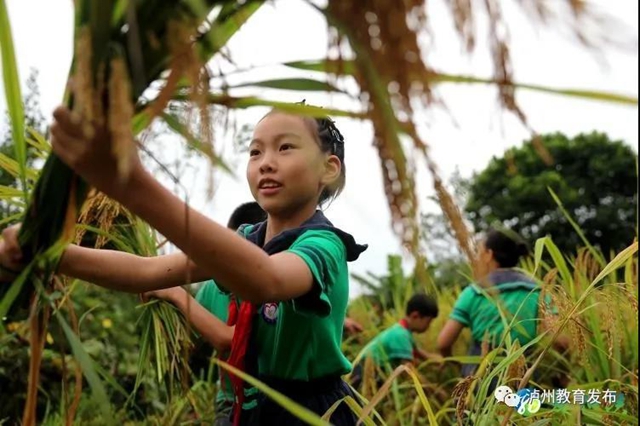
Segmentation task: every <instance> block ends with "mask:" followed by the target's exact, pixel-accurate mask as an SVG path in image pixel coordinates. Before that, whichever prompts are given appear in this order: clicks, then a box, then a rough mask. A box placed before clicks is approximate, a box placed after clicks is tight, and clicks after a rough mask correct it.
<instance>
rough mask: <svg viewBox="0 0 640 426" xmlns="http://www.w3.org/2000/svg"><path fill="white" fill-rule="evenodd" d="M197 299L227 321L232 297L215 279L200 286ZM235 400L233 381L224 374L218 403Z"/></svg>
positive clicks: (220, 384) (207, 308) (219, 382)
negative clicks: (221, 288) (222, 289)
mask: <svg viewBox="0 0 640 426" xmlns="http://www.w3.org/2000/svg"><path fill="white" fill-rule="evenodd" d="M196 301H197V302H198V303H200V304H201V305H202V306H204V308H205V309H206V310H208V311H209V312H211V313H212V314H213V315H215V316H216V317H217V318H219V319H220V320H221V321H224V322H227V317H228V316H229V303H231V297H230V295H229V294H227V293H224V292H222V291H221V290H220V288H219V287H218V286H217V285H216V283H215V282H214V281H213V280H209V281H205V282H204V283H203V284H202V285H201V286H200V288H199V289H198V292H197V293H196ZM224 356H226V354H224V355H223V357H224ZM233 400H234V395H233V387H232V385H231V381H230V380H229V377H228V376H227V375H224V380H222V382H221V381H220V379H218V394H217V395H216V403H218V402H221V401H231V402H232V401H233Z"/></svg>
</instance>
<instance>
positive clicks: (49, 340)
mask: <svg viewBox="0 0 640 426" xmlns="http://www.w3.org/2000/svg"><path fill="white" fill-rule="evenodd" d="M47 343H48V344H50V345H52V344H53V337H51V334H49V333H47Z"/></svg>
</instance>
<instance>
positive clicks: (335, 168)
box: [322, 155, 342, 186]
mask: <svg viewBox="0 0 640 426" xmlns="http://www.w3.org/2000/svg"><path fill="white" fill-rule="evenodd" d="M341 169H342V163H341V162H340V159H339V158H338V157H337V156H336V155H329V156H328V157H327V159H326V160H325V164H324V175H323V176H322V183H323V184H324V185H327V186H331V184H333V183H334V182H336V181H337V180H338V178H339V177H340V171H341Z"/></svg>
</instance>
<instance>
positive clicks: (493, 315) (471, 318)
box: [450, 282, 540, 345]
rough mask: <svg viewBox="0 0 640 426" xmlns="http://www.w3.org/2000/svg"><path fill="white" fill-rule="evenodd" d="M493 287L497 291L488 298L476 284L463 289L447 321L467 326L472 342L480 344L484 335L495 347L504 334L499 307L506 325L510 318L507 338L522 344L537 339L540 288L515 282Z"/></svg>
mask: <svg viewBox="0 0 640 426" xmlns="http://www.w3.org/2000/svg"><path fill="white" fill-rule="evenodd" d="M495 287H497V288H498V289H499V290H500V292H499V293H497V294H493V295H489V296H488V295H487V294H486V293H483V292H482V290H481V289H480V287H478V286H477V285H476V284H470V285H469V286H467V287H466V288H465V289H464V290H463V291H462V293H460V296H459V297H458V299H457V300H456V303H455V304H454V306H453V310H452V312H451V315H450V318H451V319H453V320H455V321H458V322H459V323H460V324H462V325H464V326H465V327H469V328H470V330H471V335H472V337H473V339H474V340H475V341H476V342H482V341H484V340H485V338H486V337H487V336H488V338H489V339H490V342H492V343H494V344H497V343H498V342H499V340H500V339H501V337H502V334H503V333H504V323H503V321H502V318H501V316H500V310H499V308H498V306H502V309H503V312H505V315H506V321H507V324H509V323H511V321H512V319H513V323H512V327H511V329H510V334H511V339H512V340H513V341H515V340H516V339H517V340H518V341H519V342H520V344H521V345H526V344H527V343H529V342H530V341H531V340H533V339H534V338H535V337H536V336H537V327H538V302H539V299H540V288H539V287H535V288H534V287H532V285H531V284H529V283H519V282H512V283H502V284H498V285H495ZM514 317H515V319H514Z"/></svg>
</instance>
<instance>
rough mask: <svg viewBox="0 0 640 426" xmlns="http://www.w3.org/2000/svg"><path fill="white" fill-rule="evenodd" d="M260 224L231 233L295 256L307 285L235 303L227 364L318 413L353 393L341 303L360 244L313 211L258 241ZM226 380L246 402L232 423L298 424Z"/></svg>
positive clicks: (347, 421) (338, 419)
mask: <svg viewBox="0 0 640 426" xmlns="http://www.w3.org/2000/svg"><path fill="white" fill-rule="evenodd" d="M266 225H267V224H266V222H263V223H260V224H256V225H246V226H242V227H241V228H240V229H239V230H238V232H239V233H240V235H242V236H244V237H245V238H246V239H247V240H249V241H251V242H253V243H254V244H256V245H258V246H259V247H261V248H262V249H263V250H264V251H266V252H267V253H269V254H270V255H273V254H275V253H279V252H283V251H287V252H290V253H294V254H296V255H298V256H299V257H300V258H301V259H302V260H303V261H304V262H305V263H306V264H307V266H308V267H309V270H310V271H311V273H312V275H313V287H312V289H311V291H309V292H308V293H307V294H305V295H304V296H302V297H299V298H297V299H294V300H289V301H285V302H274V303H264V304H262V305H259V306H255V305H252V304H249V303H246V302H243V303H242V304H241V306H240V309H239V312H238V316H237V323H236V329H235V333H234V341H233V343H232V352H231V356H230V358H229V362H230V363H231V364H232V365H237V366H239V367H240V368H241V369H242V370H244V371H246V372H247V373H249V374H251V375H252V376H257V378H258V379H260V380H261V381H263V382H265V383H266V384H267V385H269V386H270V387H272V388H274V389H275V390H277V391H279V392H281V393H283V394H284V395H286V396H287V397H289V398H290V399H292V400H294V401H295V402H297V403H298V404H300V405H302V406H304V407H306V408H307V409H309V410H311V411H313V412H314V413H316V414H318V415H323V414H324V413H325V412H326V411H327V410H328V409H329V408H331V406H333V404H334V403H335V402H337V401H339V400H341V399H342V398H344V397H345V396H352V397H353V396H354V395H353V394H352V392H351V390H350V388H349V387H348V386H347V384H346V383H345V382H344V381H343V380H342V376H343V375H345V374H347V373H349V372H350V371H351V364H350V363H349V361H348V360H347V358H346V357H345V356H344V354H343V353H342V350H341V344H342V329H343V324H344V319H345V317H346V312H347V305H348V301H349V271H348V267H347V262H351V261H354V260H356V259H357V258H358V256H359V255H360V254H361V253H362V252H363V251H364V250H366V248H367V246H366V245H359V244H356V242H355V240H354V239H353V237H352V236H351V235H349V234H347V233H345V232H343V231H341V230H339V229H337V228H335V227H334V226H333V225H332V224H331V222H329V220H328V219H327V218H326V217H325V216H324V214H323V213H322V212H321V211H316V213H315V214H314V215H313V216H312V217H311V218H310V219H309V220H307V221H306V222H305V223H303V224H302V225H301V226H300V227H299V228H296V229H290V230H287V231H284V232H282V233H281V234H279V235H277V236H275V237H274V238H273V239H271V240H270V241H269V242H268V243H266V244H265V242H264V240H265V234H266V228H267V226H266ZM247 267H251V265H247ZM232 378H233V379H234V384H235V389H236V398H237V400H236V403H242V404H243V405H246V404H250V405H251V406H252V409H249V410H246V409H245V410H239V409H238V404H237V405H236V410H235V414H234V416H233V417H234V423H235V424H236V425H238V424H240V425H276V424H277V425H302V424H305V423H304V422H302V421H300V420H298V419H297V418H296V417H294V416H293V415H291V414H290V413H289V412H288V411H286V410H285V409H284V408H281V407H280V406H279V405H278V404H277V403H275V402H273V401H272V400H271V399H269V398H268V397H266V396H265V395H263V394H261V393H259V392H257V391H256V392H253V393H252V394H251V395H248V394H247V392H246V390H245V391H244V392H243V391H242V390H241V389H242V386H243V384H242V381H241V380H239V379H238V378H236V377H235V376H232ZM254 402H255V403H254ZM356 421H357V418H356V417H355V416H354V415H353V413H352V412H351V410H350V409H349V408H348V407H347V406H346V405H345V404H341V406H340V408H338V409H337V410H336V411H335V412H334V413H333V415H332V416H331V419H330V422H331V423H332V424H334V425H355V424H356Z"/></svg>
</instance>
